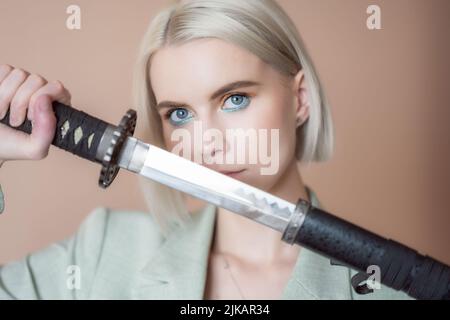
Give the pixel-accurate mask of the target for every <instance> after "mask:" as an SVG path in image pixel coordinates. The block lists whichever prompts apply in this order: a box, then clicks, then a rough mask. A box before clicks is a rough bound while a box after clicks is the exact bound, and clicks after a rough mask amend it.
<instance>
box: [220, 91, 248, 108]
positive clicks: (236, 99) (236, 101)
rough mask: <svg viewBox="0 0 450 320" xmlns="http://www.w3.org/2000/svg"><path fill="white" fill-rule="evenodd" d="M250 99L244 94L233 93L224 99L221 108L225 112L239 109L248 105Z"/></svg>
mask: <svg viewBox="0 0 450 320" xmlns="http://www.w3.org/2000/svg"><path fill="white" fill-rule="evenodd" d="M250 101H251V99H250V97H249V96H247V95H246V94H240V93H239V94H233V95H231V96H229V97H228V98H227V99H226V100H225V103H224V107H223V108H222V110H223V111H225V112H233V111H237V110H241V109H244V108H246V107H248V105H249V104H250Z"/></svg>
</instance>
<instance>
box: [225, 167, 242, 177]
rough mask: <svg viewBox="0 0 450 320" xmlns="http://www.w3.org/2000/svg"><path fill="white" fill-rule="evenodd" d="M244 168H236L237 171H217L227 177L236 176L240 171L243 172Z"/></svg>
mask: <svg viewBox="0 0 450 320" xmlns="http://www.w3.org/2000/svg"><path fill="white" fill-rule="evenodd" d="M244 171H245V169H241V170H237V171H219V172H220V173H221V174H224V175H226V176H229V177H236V176H238V175H239V174H240V173H242V172H244Z"/></svg>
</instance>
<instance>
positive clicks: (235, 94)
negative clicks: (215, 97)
mask: <svg viewBox="0 0 450 320" xmlns="http://www.w3.org/2000/svg"><path fill="white" fill-rule="evenodd" d="M232 96H243V97H246V98H249V99H250V100H251V98H252V97H253V96H252V95H250V94H248V93H244V92H232V93H229V94H228V95H226V96H225V97H224V98H223V99H222V103H221V104H223V103H224V102H225V101H227V99H228V98H230V97H232ZM183 108H184V107H175V108H170V109H169V110H167V112H166V113H164V119H170V116H171V115H172V113H174V112H175V111H176V110H178V109H183Z"/></svg>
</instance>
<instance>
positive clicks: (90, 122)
mask: <svg viewBox="0 0 450 320" xmlns="http://www.w3.org/2000/svg"><path fill="white" fill-rule="evenodd" d="M53 110H54V112H55V116H56V119H57V124H56V132H55V137H54V139H53V141H52V144H53V145H54V146H56V147H58V148H61V149H63V150H66V151H69V152H71V153H73V154H75V155H77V156H80V157H81V158H84V159H87V160H91V161H94V162H101V161H99V160H97V159H96V154H97V149H98V145H99V143H100V140H101V138H102V136H103V133H104V132H105V130H106V128H107V127H108V125H109V124H108V123H106V122H104V121H102V120H100V119H97V118H95V117H92V116H90V115H88V114H86V113H84V112H83V111H80V110H77V109H74V108H72V107H71V106H68V105H65V104H63V103H60V102H57V101H55V102H53ZM9 114H10V111H9V110H8V112H7V114H6V116H5V117H4V118H3V119H2V120H0V123H2V124H5V125H7V126H9V127H11V125H10V124H9ZM11 128H13V129H16V130H20V131H23V132H25V133H31V130H32V124H31V121H30V120H28V119H27V120H25V122H24V123H23V124H22V125H21V126H19V127H11Z"/></svg>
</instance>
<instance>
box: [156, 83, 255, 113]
mask: <svg viewBox="0 0 450 320" xmlns="http://www.w3.org/2000/svg"><path fill="white" fill-rule="evenodd" d="M259 85H261V83H260V82H256V81H249V80H243V81H235V82H232V83H229V84H226V85H224V86H222V87H221V88H219V89H217V90H216V91H214V93H213V94H212V95H211V97H210V98H209V100H210V101H212V100H215V99H217V98H218V97H220V96H221V95H223V94H225V93H227V92H229V91H232V90H235V89H238V88H246V87H253V86H259ZM182 106H186V103H181V102H174V101H161V102H160V103H158V104H157V105H156V109H162V108H165V107H182Z"/></svg>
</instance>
